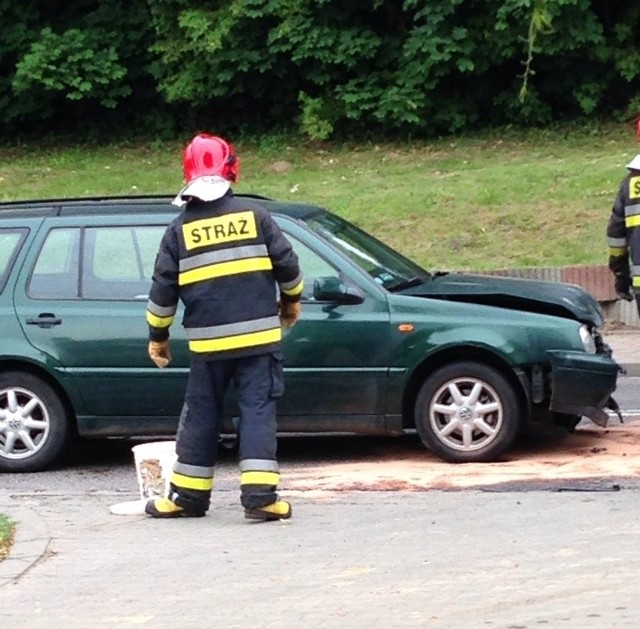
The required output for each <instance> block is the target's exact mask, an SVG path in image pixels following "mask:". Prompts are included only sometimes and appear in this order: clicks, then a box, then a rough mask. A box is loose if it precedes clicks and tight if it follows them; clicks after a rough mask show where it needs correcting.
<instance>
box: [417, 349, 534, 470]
mask: <svg viewBox="0 0 640 629" xmlns="http://www.w3.org/2000/svg"><path fill="white" fill-rule="evenodd" d="M521 415H522V413H521V410H520V405H519V403H518V397H517V395H516V392H515V391H514V387H513V385H512V384H511V383H510V382H509V381H508V380H507V379H506V378H505V377H504V376H503V375H502V374H501V373H500V372H499V371H497V370H496V369H494V368H493V367H489V366H487V365H484V364H481V363H477V362H471V361H460V362H455V363H450V364H448V365H446V366H444V367H441V368H440V369H438V370H437V371H435V372H434V373H433V374H432V375H431V376H429V377H428V378H427V380H426V381H425V382H424V384H423V385H422V387H421V388H420V391H419V393H418V397H417V399H416V405H415V423H416V428H417V430H418V434H419V435H420V438H421V439H422V442H423V443H424V444H425V446H426V447H427V448H428V449H429V450H430V451H432V452H433V453H435V454H437V455H438V456H439V457H440V458H442V459H444V460H445V461H450V462H454V463H472V462H476V463H477V462H489V461H495V460H496V459H498V458H499V457H500V456H501V455H502V454H503V453H504V452H505V451H506V450H508V449H509V448H510V447H511V445H512V444H513V442H514V440H515V439H516V437H517V435H518V431H519V429H520V424H521Z"/></svg>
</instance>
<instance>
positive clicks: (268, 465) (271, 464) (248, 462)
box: [239, 459, 280, 472]
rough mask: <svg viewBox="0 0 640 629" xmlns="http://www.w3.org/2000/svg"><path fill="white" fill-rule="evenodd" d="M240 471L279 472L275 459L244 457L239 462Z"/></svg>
mask: <svg viewBox="0 0 640 629" xmlns="http://www.w3.org/2000/svg"><path fill="white" fill-rule="evenodd" d="M239 466H240V471H241V472H279V471H280V469H279V468H278V462H277V461H271V460H270V459H244V460H242V461H240V463H239Z"/></svg>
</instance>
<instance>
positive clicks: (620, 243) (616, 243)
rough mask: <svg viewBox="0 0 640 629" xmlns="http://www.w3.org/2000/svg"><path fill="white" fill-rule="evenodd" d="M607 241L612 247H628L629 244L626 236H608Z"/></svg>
mask: <svg viewBox="0 0 640 629" xmlns="http://www.w3.org/2000/svg"><path fill="white" fill-rule="evenodd" d="M607 242H608V243H609V246H610V247H616V248H620V247H626V246H627V239H626V238H608V239H607Z"/></svg>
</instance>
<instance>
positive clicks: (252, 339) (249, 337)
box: [189, 328, 282, 353]
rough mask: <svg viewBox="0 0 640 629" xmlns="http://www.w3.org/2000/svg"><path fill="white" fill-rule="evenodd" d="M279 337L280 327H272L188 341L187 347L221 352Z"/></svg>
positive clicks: (202, 350) (271, 341)
mask: <svg viewBox="0 0 640 629" xmlns="http://www.w3.org/2000/svg"><path fill="white" fill-rule="evenodd" d="M281 339H282V330H281V329H280V328H273V329H271V330H262V331H261V332H250V333H249V334H237V335H236V336H224V337H221V338H217V339H203V340H197V341H195V340H194V341H189V349H190V350H191V351H192V352H196V353H202V352H221V351H225V350H229V349H240V348H242V347H254V346H255V345H267V344H268V343H277V342H278V341H280V340H281Z"/></svg>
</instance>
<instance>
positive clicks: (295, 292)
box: [282, 280, 304, 295]
mask: <svg viewBox="0 0 640 629" xmlns="http://www.w3.org/2000/svg"><path fill="white" fill-rule="evenodd" d="M303 288H304V282H303V281H302V280H300V282H299V283H298V284H296V285H295V286H294V287H293V288H286V289H285V288H283V289H282V292H283V293H284V294H285V295H299V294H300V293H301V292H302V289H303Z"/></svg>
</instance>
